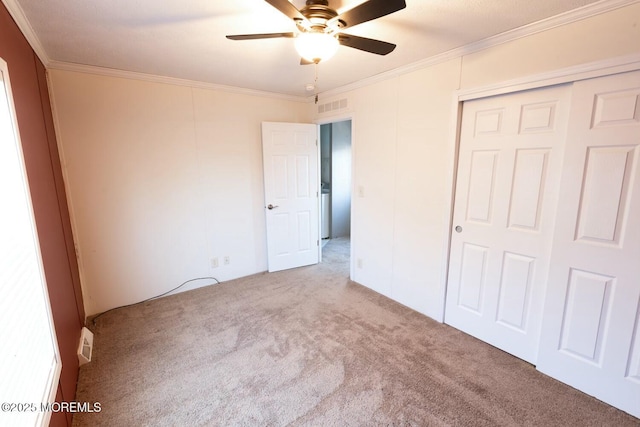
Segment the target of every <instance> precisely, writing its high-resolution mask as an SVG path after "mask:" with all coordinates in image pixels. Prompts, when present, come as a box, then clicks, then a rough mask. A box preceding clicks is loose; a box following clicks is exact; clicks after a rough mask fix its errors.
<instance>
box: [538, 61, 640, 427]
mask: <svg viewBox="0 0 640 427" xmlns="http://www.w3.org/2000/svg"><path fill="white" fill-rule="evenodd" d="M567 138H568V140H567V148H566V155H565V163H564V167H563V176H562V183H561V187H560V200H561V209H560V210H559V212H558V218H557V221H556V233H555V235H554V241H553V249H552V262H551V266H550V274H549V285H548V290H547V297H546V302H545V307H544V320H543V327H542V334H541V342H540V354H539V358H538V369H540V370H541V371H542V372H544V373H546V374H548V375H550V376H552V377H554V378H556V379H559V380H560V381H563V382H565V383H567V384H569V385H571V386H573V387H576V388H578V389H580V390H582V391H584V392H586V393H588V394H591V395H593V396H595V397H597V398H599V399H601V400H603V401H605V402H608V403H610V404H612V405H614V406H616V407H618V408H621V409H623V410H625V411H627V412H629V413H631V414H633V415H634V416H636V417H640V167H639V165H638V161H639V157H640V147H639V145H640V72H634V73H627V74H622V75H614V76H609V77H604V78H598V79H592V80H587V81H582V82H577V83H575V84H574V90H573V97H572V103H571V116H570V119H569V129H568V135H567Z"/></svg>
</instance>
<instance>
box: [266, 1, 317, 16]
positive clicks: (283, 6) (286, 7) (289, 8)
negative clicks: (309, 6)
mask: <svg viewBox="0 0 640 427" xmlns="http://www.w3.org/2000/svg"><path fill="white" fill-rule="evenodd" d="M265 1H266V2H267V3H269V4H270V5H271V6H273V7H275V8H276V9H278V10H279V11H280V12H282V13H284V14H285V15H287V16H288V17H289V18H291V19H299V20H302V21H306V20H307V18H305V16H304V15H303V14H302V13H300V11H299V10H298V9H297V8H296V7H295V6H294V5H293V4H291V3H290V2H289V1H288V0H265Z"/></svg>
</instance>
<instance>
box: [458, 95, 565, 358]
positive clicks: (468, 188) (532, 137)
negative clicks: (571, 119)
mask: <svg viewBox="0 0 640 427" xmlns="http://www.w3.org/2000/svg"><path fill="white" fill-rule="evenodd" d="M569 97H570V86H556V87H550V88H545V89H538V90H532V91H526V92H518V93H514V94H509V95H503V96H496V97H491V98H484V99H479V100H474V101H469V102H465V104H464V107H463V115H462V129H461V141H460V153H459V163H458V177H457V184H456V196H455V207H454V218H453V225H454V227H455V229H454V231H453V232H452V242H451V261H450V268H449V279H448V289H447V299H446V310H445V322H446V323H448V324H449V325H452V326H454V327H456V328H458V329H460V330H462V331H464V332H466V333H468V334H470V335H473V336H475V337H477V338H479V339H481V340H483V341H486V342H488V343H490V344H492V345H494V346H496V347H498V348H500V349H503V350H505V351H507V352H509V353H511V354H513V355H515V356H517V357H520V358H522V359H524V360H527V361H529V362H532V363H533V362H535V360H536V356H537V344H538V338H539V331H540V320H541V314H542V306H543V300H544V289H545V284H546V280H547V274H548V264H549V253H550V249H551V241H552V234H553V224H554V218H555V213H556V205H557V188H558V183H559V179H560V167H561V160H562V156H563V147H564V141H565V133H566V122H567V118H568V106H569Z"/></svg>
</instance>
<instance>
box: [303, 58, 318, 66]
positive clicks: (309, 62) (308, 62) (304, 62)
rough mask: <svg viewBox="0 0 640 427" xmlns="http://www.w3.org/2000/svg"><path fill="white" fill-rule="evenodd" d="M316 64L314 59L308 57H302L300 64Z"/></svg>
mask: <svg viewBox="0 0 640 427" xmlns="http://www.w3.org/2000/svg"><path fill="white" fill-rule="evenodd" d="M311 64H315V62H313V61H309V60H308V59H304V58H300V65H311Z"/></svg>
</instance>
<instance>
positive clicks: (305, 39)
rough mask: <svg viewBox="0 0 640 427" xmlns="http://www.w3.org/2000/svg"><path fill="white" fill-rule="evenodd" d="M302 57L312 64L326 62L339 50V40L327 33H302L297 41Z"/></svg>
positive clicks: (297, 47) (297, 48)
mask: <svg viewBox="0 0 640 427" xmlns="http://www.w3.org/2000/svg"><path fill="white" fill-rule="evenodd" d="M295 46H296V50H297V51H298V54H300V56H301V57H303V58H304V59H306V60H307V61H311V62H316V63H317V62H320V61H326V60H327V59H329V58H331V57H332V56H333V55H334V54H335V53H336V51H337V50H338V46H340V43H338V39H336V38H335V37H333V36H332V35H329V34H325V33H301V34H299V35H298V36H297V37H296V40H295Z"/></svg>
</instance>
